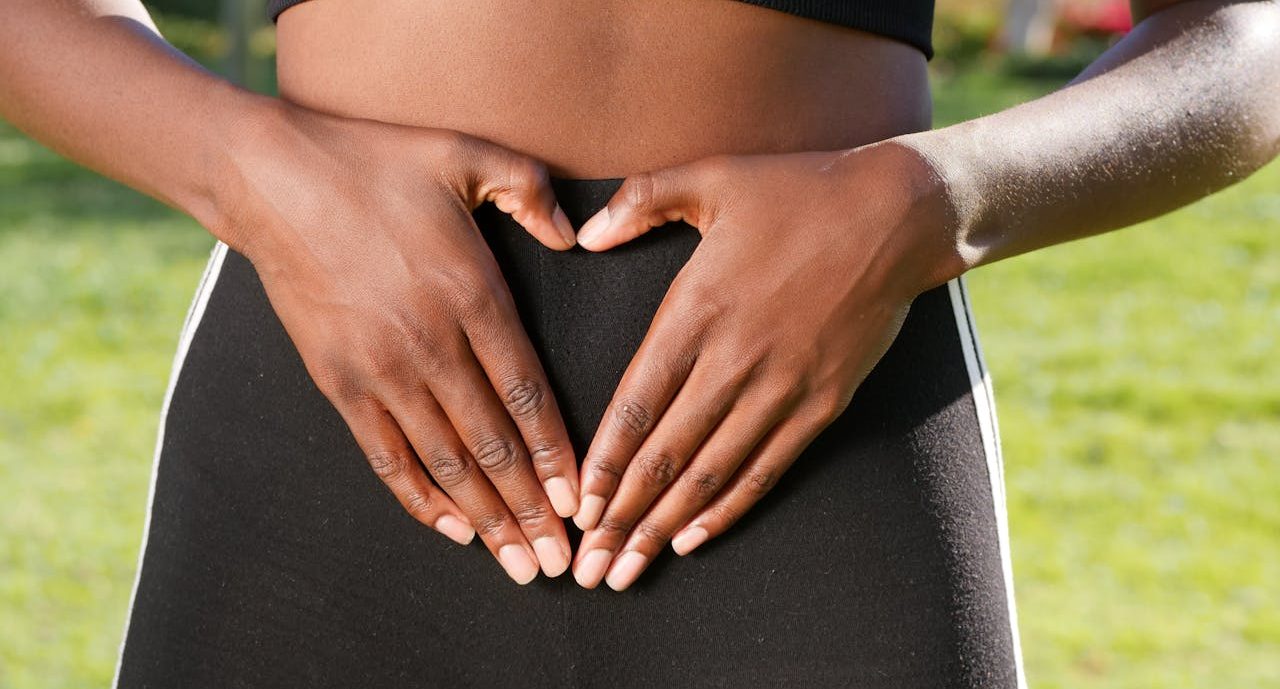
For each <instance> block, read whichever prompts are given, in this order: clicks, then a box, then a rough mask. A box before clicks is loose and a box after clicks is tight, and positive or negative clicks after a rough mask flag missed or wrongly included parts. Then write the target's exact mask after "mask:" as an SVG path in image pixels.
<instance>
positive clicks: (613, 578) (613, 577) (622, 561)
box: [605, 550, 649, 591]
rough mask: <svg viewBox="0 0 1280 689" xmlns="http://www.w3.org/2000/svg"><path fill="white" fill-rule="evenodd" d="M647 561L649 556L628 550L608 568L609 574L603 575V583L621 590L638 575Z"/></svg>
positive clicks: (615, 589)
mask: <svg viewBox="0 0 1280 689" xmlns="http://www.w3.org/2000/svg"><path fill="white" fill-rule="evenodd" d="M648 562H649V558H647V557H645V556H644V555H643V554H642V553H638V552H636V551H634V550H628V551H627V552H625V553H623V554H622V557H620V558H618V561H617V562H615V563H613V566H612V567H610V568H609V576H607V577H605V583H606V584H608V585H609V588H611V589H613V590H614V591H621V590H622V589H625V588H626V587H628V586H630V585H631V582H633V581H635V580H636V577H638V576H640V572H642V571H644V566H645V564H647V563H648Z"/></svg>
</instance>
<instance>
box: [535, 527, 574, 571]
mask: <svg viewBox="0 0 1280 689" xmlns="http://www.w3.org/2000/svg"><path fill="white" fill-rule="evenodd" d="M533 552H535V553H537V554H538V562H541V563H542V573H543V574H545V575H547V576H549V577H558V576H560V575H561V574H564V571H565V570H566V569H569V551H568V550H567V549H566V548H565V546H563V545H561V544H560V542H559V541H558V540H556V539H555V538H552V537H551V536H542V537H540V538H535V539H533Z"/></svg>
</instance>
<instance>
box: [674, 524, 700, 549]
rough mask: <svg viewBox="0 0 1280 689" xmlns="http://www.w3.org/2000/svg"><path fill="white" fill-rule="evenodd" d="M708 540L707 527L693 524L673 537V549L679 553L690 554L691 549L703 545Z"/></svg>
mask: <svg viewBox="0 0 1280 689" xmlns="http://www.w3.org/2000/svg"><path fill="white" fill-rule="evenodd" d="M706 540H707V530H706V529H704V528H702V527H701V526H691V527H689V528H687V529H685V530H684V531H681V532H680V533H678V534H676V537H675V538H673V539H671V549H672V550H674V551H676V554H677V555H688V554H689V551H691V550H693V549H694V548H697V547H698V546H700V545H702V544H703V542H704V541H706Z"/></svg>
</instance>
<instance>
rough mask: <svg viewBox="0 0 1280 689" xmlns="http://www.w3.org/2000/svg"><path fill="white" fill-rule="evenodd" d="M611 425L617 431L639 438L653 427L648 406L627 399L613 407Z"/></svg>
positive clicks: (651, 415)
mask: <svg viewBox="0 0 1280 689" xmlns="http://www.w3.org/2000/svg"><path fill="white" fill-rule="evenodd" d="M613 423H614V425H615V426H616V427H617V428H618V429H619V430H622V431H624V432H626V433H629V434H631V436H632V437H636V438H640V437H644V435H645V434H646V433H648V432H649V428H650V427H651V426H653V414H652V413H650V412H649V407H648V405H646V404H644V403H642V402H640V401H639V400H636V399H632V398H628V399H624V400H622V401H620V402H619V403H618V404H615V405H614V407H613Z"/></svg>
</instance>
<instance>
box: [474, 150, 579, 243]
mask: <svg viewBox="0 0 1280 689" xmlns="http://www.w3.org/2000/svg"><path fill="white" fill-rule="evenodd" d="M469 141H471V142H472V146H473V150H472V155H471V156H470V160H471V167H472V170H473V173H474V175H475V180H474V183H475V187H474V196H473V201H474V203H473V207H474V206H478V205H480V203H481V202H484V201H492V202H493V204H494V205H495V206H497V207H498V209H499V210H501V211H502V212H504V213H507V214H508V215H510V216H511V217H512V218H513V219H514V220H515V221H516V222H518V223H520V226H521V227H523V228H524V229H525V230H526V231H528V232H529V234H531V235H533V237H534V238H535V239H537V240H538V241H539V242H541V243H542V244H543V245H544V246H546V247H547V248H549V249H556V250H564V249H569V248H572V247H573V245H574V244H575V243H576V242H577V235H576V234H575V233H574V231H573V225H572V224H571V223H570V222H569V218H568V217H567V216H566V215H565V214H564V210H563V209H561V208H560V204H558V203H557V202H556V195H555V191H554V190H553V189H552V188H551V175H550V174H549V173H548V172H547V166H546V165H543V164H542V163H541V162H538V161H537V160H535V159H533V158H530V157H529V156H526V155H524V154H521V153H516V152H515V151H512V150H510V149H507V148H504V147H502V146H498V145H496V144H491V143H489V142H487V141H481V140H478V139H470V140H469Z"/></svg>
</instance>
